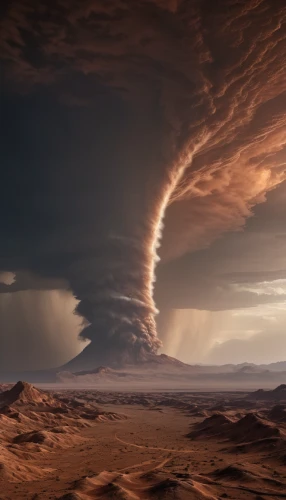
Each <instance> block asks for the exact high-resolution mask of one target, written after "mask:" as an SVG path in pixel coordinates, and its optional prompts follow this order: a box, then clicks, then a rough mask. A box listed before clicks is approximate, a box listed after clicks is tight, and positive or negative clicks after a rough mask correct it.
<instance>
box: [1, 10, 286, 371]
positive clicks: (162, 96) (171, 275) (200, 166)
mask: <svg viewBox="0 0 286 500" xmlns="http://www.w3.org/2000/svg"><path fill="white" fill-rule="evenodd" d="M1 11H2V12H1V13H2V14H3V15H2V21H1V27H0V28H1V34H2V36H1V57H2V68H3V70H2V85H1V145H0V154H1V187H2V189H1V197H0V214H1V216H0V233H1V245H0V310H1V317H0V324H1V328H0V343H1V349H0V364H1V367H2V369H5V370H6V369H10V368H13V369H14V368H19V369H39V368H46V367H49V366H58V365H60V364H62V363H65V362H67V361H69V360H70V359H71V358H73V357H74V356H77V355H78V354H79V353H80V352H81V351H82V350H83V352H82V354H80V355H79V358H77V359H78V360H79V361H78V362H80V363H81V364H82V366H83V367H84V366H85V363H86V362H87V360H88V362H89V363H90V362H92V363H94V364H114V363H124V362H130V361H131V362H136V361H137V360H139V359H142V358H144V357H145V356H147V355H153V354H155V353H159V352H165V353H167V354H169V355H172V356H176V357H178V358H179V359H181V360H183V361H186V362H190V363H215V364H224V363H240V362H244V361H248V362H255V363H267V362H272V361H280V360H284V359H286V335H285V333H284V332H285V325H286V313H284V308H285V304H286V262H285V255H286V254H285V250H286V230H285V202H286V168H285V164H286V133H285V130H286V127H285V125H286V118H285V116H286V113H285V111H286V109H285V108H286V93H285V81H286V71H285V68H284V66H283V64H281V61H283V60H284V58H285V56H286V9H285V3H284V1H283V0H281V1H280V0H274V1H273V0H246V1H245V2H240V1H239V0H219V1H218V2H213V1H211V0H194V1H193V2H188V1H187V0H140V1H139V2H136V5H135V4H134V2H132V1H131V0H120V1H118V0H117V1H115V0H110V1H108V2H107V1H103V0H83V1H82V2H80V4H78V2H70V1H66V0H53V1H50V2H48V1H47V0H41V1H40V2H39V1H37V2H36V1H35V0H24V1H21V2H19V1H16V0H14V1H11V2H9V3H8V2H4V4H3V6H1ZM159 311H160V312H159ZM158 312H159V313H158ZM15 346H18V347H17V349H15ZM16 351H17V352H16Z"/></svg>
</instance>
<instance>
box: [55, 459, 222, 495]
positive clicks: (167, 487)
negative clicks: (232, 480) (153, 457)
mask: <svg viewBox="0 0 286 500" xmlns="http://www.w3.org/2000/svg"><path fill="white" fill-rule="evenodd" d="M186 476H188V477H186V478H184V479H176V478H170V477H169V476H168V475H167V474H166V473H165V472H163V471H162V470H160V469H158V468H157V467H156V466H155V468H154V466H153V467H151V468H150V470H149V471H147V472H146V471H145V472H141V471H137V472H132V473H128V474H127V473H118V472H108V471H103V472H101V473H100V474H98V475H96V476H93V477H86V478H83V479H82V480H80V481H77V482H75V483H74V485H73V486H72V487H73V489H74V491H73V492H72V493H68V494H66V495H64V496H62V497H60V499H61V500H68V499H72V498H77V499H82V500H84V499H88V498H90V499H92V498H94V499H97V498H104V499H110V500H111V499H114V500H115V499H118V500H140V499H152V498H154V499H156V498H157V499H158V498H160V499H162V500H173V499H178V500H215V499H217V496H214V495H213V494H212V493H211V488H210V487H209V486H206V485H204V484H202V483H199V482H197V481H193V480H192V479H191V478H190V477H189V475H188V474H186ZM72 495H74V496H72Z"/></svg>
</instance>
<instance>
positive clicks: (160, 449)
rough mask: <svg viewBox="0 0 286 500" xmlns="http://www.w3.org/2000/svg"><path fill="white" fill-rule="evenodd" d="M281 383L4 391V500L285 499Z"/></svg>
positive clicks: (22, 386) (0, 405) (0, 437)
mask: <svg viewBox="0 0 286 500" xmlns="http://www.w3.org/2000/svg"><path fill="white" fill-rule="evenodd" d="M285 404H286V386H285V385H281V386H279V387H278V388H276V389H275V390H270V391H254V392H250V393H247V392H239V391H236V392H209V393H207V392H188V391H184V392H180V391H177V392H168V391H162V392H151V391H149V392H143V391H138V392H128V391H122V392H115V391H112V390H106V391H98V390H94V389H92V388H88V389H74V388H73V389H71V388H69V389H62V388H61V389H57V388H54V389H52V390H51V389H50V390H42V389H41V388H38V387H34V386H33V385H31V384H29V383H27V382H21V381H19V382H18V383H17V384H15V385H13V386H12V385H9V384H5V385H4V384H3V385H2V386H1V392H0V421H1V427H0V430H1V432H0V450H1V451H0V499H1V500H23V499H25V500H48V499H50V500H56V499H57V500H60V499H61V500H89V499H109V500H111V499H112V500H117V499H118V500H139V499H140V500H145V499H162V500H163V499H164V500H169V499H170V500H171V499H179V500H203V499H208V500H217V499H223V498H227V499H232V500H242V499H243V500H250V499H251V500H263V499H265V500H266V499H268V500H271V499H272V500H274V499H279V498H286V406H285Z"/></svg>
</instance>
